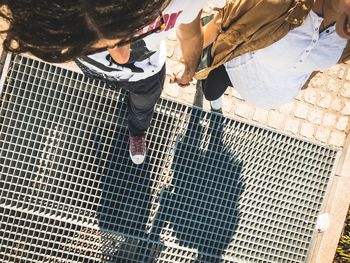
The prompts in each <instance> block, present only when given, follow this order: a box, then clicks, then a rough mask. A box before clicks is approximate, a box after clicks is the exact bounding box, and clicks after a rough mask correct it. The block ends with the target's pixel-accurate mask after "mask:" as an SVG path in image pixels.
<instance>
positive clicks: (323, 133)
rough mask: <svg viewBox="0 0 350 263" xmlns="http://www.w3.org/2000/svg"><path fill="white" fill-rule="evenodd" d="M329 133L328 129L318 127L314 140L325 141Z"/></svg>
mask: <svg viewBox="0 0 350 263" xmlns="http://www.w3.org/2000/svg"><path fill="white" fill-rule="evenodd" d="M330 134H331V130H330V129H328V128H324V127H318V129H317V131H316V134H315V138H316V140H318V141H320V142H322V143H327V142H328V139H329V136H330Z"/></svg>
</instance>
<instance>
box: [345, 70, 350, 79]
mask: <svg viewBox="0 0 350 263" xmlns="http://www.w3.org/2000/svg"><path fill="white" fill-rule="evenodd" d="M345 79H346V80H348V81H349V80H350V71H349V70H348V71H347V73H346V77H345Z"/></svg>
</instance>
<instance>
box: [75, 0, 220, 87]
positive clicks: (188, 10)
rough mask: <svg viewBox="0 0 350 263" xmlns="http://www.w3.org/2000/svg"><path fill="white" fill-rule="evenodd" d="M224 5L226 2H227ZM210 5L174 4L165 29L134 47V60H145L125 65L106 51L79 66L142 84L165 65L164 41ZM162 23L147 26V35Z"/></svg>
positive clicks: (195, 1)
mask: <svg viewBox="0 0 350 263" xmlns="http://www.w3.org/2000/svg"><path fill="white" fill-rule="evenodd" d="M220 1H221V2H223V0H220ZM206 3H207V0H172V1H171V2H170V4H169V5H168V6H167V7H166V9H165V10H164V11H163V12H162V13H163V18H164V22H165V29H164V30H163V31H162V32H159V33H153V34H151V35H149V36H147V37H145V38H144V39H142V40H140V41H137V42H136V43H132V46H131V56H133V54H136V53H139V54H142V55H143V58H142V59H136V60H134V61H133V62H132V63H128V64H123V65H121V64H118V63H116V62H115V61H114V60H113V59H112V58H111V56H110V55H109V52H108V51H104V52H100V53H97V54H93V55H90V56H88V57H83V58H79V59H77V60H78V61H77V64H78V65H79V66H80V68H81V69H82V71H83V72H85V73H87V74H90V75H95V76H99V77H102V78H105V79H109V80H111V81H138V80H141V79H145V78H147V77H150V76H152V75H154V74H156V73H157V72H159V71H160V70H161V69H162V67H163V65H164V63H165V60H166V46H165V41H164V40H165V39H166V37H167V36H168V35H169V34H170V33H171V32H172V31H173V30H175V29H176V27H177V26H178V25H180V24H182V23H184V24H187V23H190V22H192V21H193V20H194V19H195V18H196V17H197V15H198V13H199V12H200V10H201V9H202V8H203V7H204V5H205V4H206ZM221 5H222V3H221ZM158 20H160V18H158V19H157V20H156V21H154V23H152V24H151V25H147V26H146V27H145V28H144V29H143V31H144V32H148V31H149V30H152V29H153V28H155V27H157V22H159V21H158ZM133 52H134V53H133ZM145 57H146V58H145Z"/></svg>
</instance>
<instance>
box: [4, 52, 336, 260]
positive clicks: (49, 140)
mask: <svg viewBox="0 0 350 263" xmlns="http://www.w3.org/2000/svg"><path fill="white" fill-rule="evenodd" d="M8 62H9V63H8V66H7V67H5V69H4V74H3V77H2V81H3V86H2V92H1V101H0V102H1V104H0V176H1V178H0V261H1V262H210V263H213V262H214V263H215V262H235V263H243V262H247V263H252V262H259V263H261V262H278V263H280V262H306V259H307V256H308V252H309V249H310V245H311V243H312V240H313V238H314V236H315V234H316V233H315V222H316V218H317V216H318V213H319V211H320V209H321V206H322V203H323V199H324V197H325V193H326V188H327V185H328V182H329V180H330V179H331V176H332V171H333V167H334V165H335V162H336V159H337V154H338V152H337V150H336V149H330V148H327V147H323V146H321V145H316V144H313V143H310V142H307V141H303V140H300V139H297V138H293V137H290V136H287V135H284V134H280V133H276V132H274V131H271V130H266V129H263V128H261V127H256V126H253V125H250V124H247V123H242V122H239V121H236V120H232V119H228V118H224V117H223V116H221V115H218V114H215V113H208V112H204V111H202V110H200V109H197V108H192V107H188V106H185V105H182V104H179V103H175V102H172V101H169V100H165V99H161V101H160V102H159V103H158V104H157V106H156V112H155V116H154V119H153V122H152V126H151V128H150V129H149V131H148V134H147V144H148V153H147V158H146V161H145V163H144V164H142V165H140V166H135V165H133V164H132V162H131V161H130V160H129V156H128V154H129V153H128V142H127V140H128V136H127V135H128V132H127V127H126V115H127V112H126V104H125V99H126V94H125V93H124V92H123V91H120V90H110V89H107V88H106V87H105V86H104V84H103V83H101V82H98V81H95V80H91V79H88V78H86V77H84V76H83V75H81V74H78V73H76V72H72V71H69V70H66V69H63V68H60V67H57V66H54V65H51V64H47V63H43V62H39V61H37V60H33V59H31V58H27V57H24V56H15V55H12V56H11V57H8Z"/></svg>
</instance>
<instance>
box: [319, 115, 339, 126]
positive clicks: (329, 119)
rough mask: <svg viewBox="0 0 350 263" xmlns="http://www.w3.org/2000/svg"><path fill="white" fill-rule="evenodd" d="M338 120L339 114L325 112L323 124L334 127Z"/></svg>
mask: <svg viewBox="0 0 350 263" xmlns="http://www.w3.org/2000/svg"><path fill="white" fill-rule="evenodd" d="M336 122H337V115H335V114H333V113H329V112H327V113H325V114H324V116H323V119H322V125H323V126H326V127H332V126H334V125H335V124H336Z"/></svg>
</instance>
